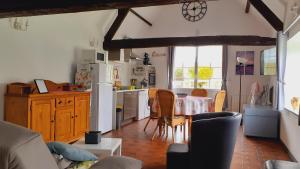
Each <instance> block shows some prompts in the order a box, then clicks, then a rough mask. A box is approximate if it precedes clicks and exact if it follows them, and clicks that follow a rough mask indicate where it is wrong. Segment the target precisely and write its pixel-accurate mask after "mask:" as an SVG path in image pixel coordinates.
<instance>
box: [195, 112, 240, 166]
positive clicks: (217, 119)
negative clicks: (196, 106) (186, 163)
mask: <svg viewBox="0 0 300 169" xmlns="http://www.w3.org/2000/svg"><path fill="white" fill-rule="evenodd" d="M241 118H242V115H241V114H240V113H231V112H220V113H204V114H200V115H198V117H197V120H196V121H193V122H192V134H191V141H190V159H191V160H190V168H191V169H199V168H203V169H230V164H231V160H232V155H233V152H234V147H235V142H236V138H237V133H238V130H239V127H240V121H241Z"/></svg>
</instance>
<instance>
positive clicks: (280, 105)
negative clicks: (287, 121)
mask: <svg viewBox="0 0 300 169" xmlns="http://www.w3.org/2000/svg"><path fill="white" fill-rule="evenodd" d="M287 39H288V38H287V35H286V34H283V33H282V31H280V32H278V33H277V99H276V105H277V106H276V107H277V109H278V110H282V109H284V74H285V66H286V55H287Z"/></svg>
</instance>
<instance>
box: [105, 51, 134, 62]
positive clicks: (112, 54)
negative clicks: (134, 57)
mask: <svg viewBox="0 0 300 169" xmlns="http://www.w3.org/2000/svg"><path fill="white" fill-rule="evenodd" d="M131 52H132V49H120V50H111V51H108V60H109V61H115V62H129V60H130V57H131Z"/></svg>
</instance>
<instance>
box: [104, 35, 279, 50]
mask: <svg viewBox="0 0 300 169" xmlns="http://www.w3.org/2000/svg"><path fill="white" fill-rule="evenodd" d="M195 45H241V46H275V45H276V38H270V37H260V36H235V35H234V36H198V37H168V38H146V39H122V40H111V41H104V43H103V48H104V49H105V50H113V49H122V48H148V47H166V46H195Z"/></svg>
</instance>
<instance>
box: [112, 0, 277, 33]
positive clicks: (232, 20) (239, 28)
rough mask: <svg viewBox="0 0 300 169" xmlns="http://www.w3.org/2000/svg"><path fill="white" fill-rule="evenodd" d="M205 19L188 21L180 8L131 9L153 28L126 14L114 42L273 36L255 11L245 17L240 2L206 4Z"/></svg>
mask: <svg viewBox="0 0 300 169" xmlns="http://www.w3.org/2000/svg"><path fill="white" fill-rule="evenodd" d="M207 3H208V10H207V14H206V16H205V17H204V18H203V19H202V20H200V21H198V22H189V21H187V20H185V19H184V18H183V16H182V14H181V5H179V4H176V5H166V6H153V7H147V8H135V10H136V11H137V12H138V13H139V14H140V15H142V16H143V17H145V18H146V19H148V20H149V21H150V22H151V23H152V24H153V26H152V27H150V26H148V25H146V24H145V23H144V22H143V21H141V20H140V19H139V18H137V17H136V16H134V15H133V14H131V13H129V15H128V16H127V17H126V19H125V20H124V22H123V24H122V25H121V27H120V29H119V30H118V32H117V34H116V36H115V39H123V38H124V37H125V36H127V37H130V38H151V37H179V36H210V35H211V36H213V35H259V36H268V37H275V36H276V33H275V31H274V29H273V28H272V27H271V26H270V24H269V23H268V22H267V21H266V20H265V19H264V18H263V17H262V16H261V15H260V14H259V13H258V12H257V11H256V9H254V8H251V10H252V11H253V12H251V13H249V14H246V13H245V7H244V6H243V5H242V4H241V3H240V0H222V1H208V2H207Z"/></svg>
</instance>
